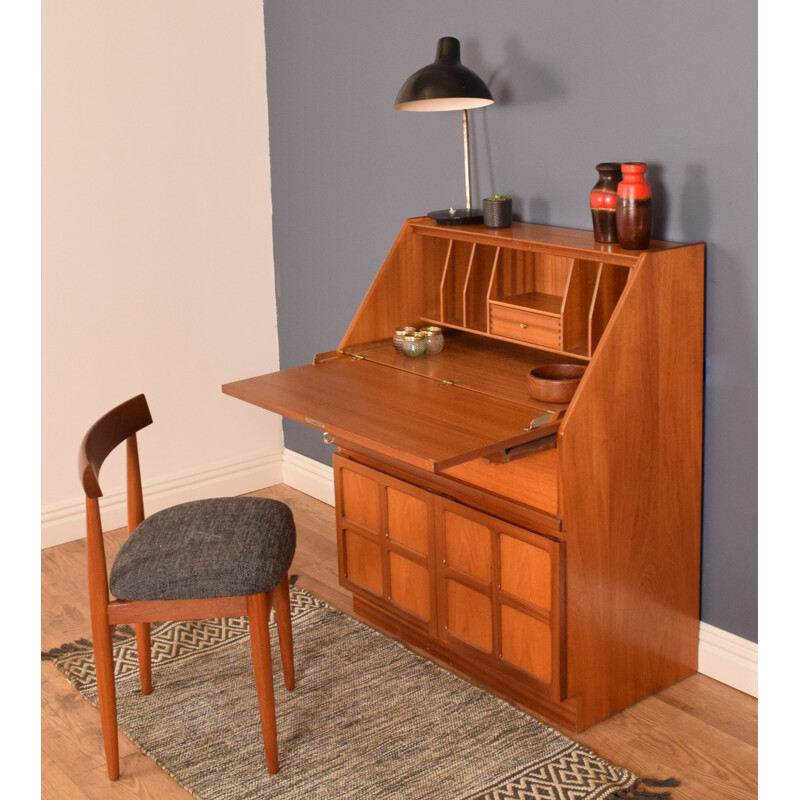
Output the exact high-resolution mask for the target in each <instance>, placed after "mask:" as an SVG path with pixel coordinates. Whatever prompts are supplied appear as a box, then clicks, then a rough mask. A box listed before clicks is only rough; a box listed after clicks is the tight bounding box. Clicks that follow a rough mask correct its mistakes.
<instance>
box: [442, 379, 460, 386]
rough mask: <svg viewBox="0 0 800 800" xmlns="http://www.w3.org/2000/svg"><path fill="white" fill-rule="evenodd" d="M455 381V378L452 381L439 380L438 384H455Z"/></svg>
mask: <svg viewBox="0 0 800 800" xmlns="http://www.w3.org/2000/svg"><path fill="white" fill-rule="evenodd" d="M455 385H456V382H455V379H454V380H452V381H449V380H448V381H439V386H455Z"/></svg>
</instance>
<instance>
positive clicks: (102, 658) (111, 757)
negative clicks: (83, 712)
mask: <svg viewBox="0 0 800 800" xmlns="http://www.w3.org/2000/svg"><path fill="white" fill-rule="evenodd" d="M93 638H94V663H95V670H96V674H97V696H98V705H99V707H100V721H101V723H102V726H103V744H104V746H105V751H106V767H107V769H108V777H109V778H110V779H111V780H112V781H115V780H117V778H119V740H118V736H117V692H116V686H115V685H114V651H113V648H112V644H111V627H110V626H108V625H102V626H100V625H98V626H95V630H94V631H93Z"/></svg>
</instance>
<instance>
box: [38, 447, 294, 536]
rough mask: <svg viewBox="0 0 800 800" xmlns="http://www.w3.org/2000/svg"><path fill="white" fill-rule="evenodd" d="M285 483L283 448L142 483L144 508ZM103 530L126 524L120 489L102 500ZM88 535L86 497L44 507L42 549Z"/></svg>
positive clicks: (156, 508) (152, 509)
mask: <svg viewBox="0 0 800 800" xmlns="http://www.w3.org/2000/svg"><path fill="white" fill-rule="evenodd" d="M282 481H283V449H282V448H279V449H277V450H275V451H274V452H272V453H268V454H266V455H265V454H264V452H263V451H260V452H258V453H254V454H252V455H250V456H244V457H243V458H239V459H235V460H232V461H225V462H222V463H217V464H207V465H205V466H204V467H202V468H201V469H198V470H192V471H187V472H183V473H181V474H176V475H170V476H168V477H167V478H163V479H161V480H159V481H156V482H154V483H149V484H148V483H145V484H144V486H143V490H144V497H145V503H144V507H145V512H146V513H147V514H153V513H155V512H156V511H160V510H161V509H163V508H167V507H168V506H171V505H175V504H176V503H186V502H188V501H190V500H201V499H203V498H206V497H226V496H233V495H239V494H246V493H248V492H255V491H258V490H259V489H263V488H265V487H267V486H274V485H275V484H277V483H282ZM100 513H101V515H102V518H103V529H104V530H107V531H109V530H115V529H116V528H122V527H124V526H125V524H126V517H125V513H126V512H125V492H124V489H122V488H119V489H118V490H117V491H111V492H109V493H108V494H107V495H105V496H104V497H102V498H101V500H100ZM85 536H86V505H85V500H84V498H83V497H80V498H78V499H76V500H74V501H71V502H69V503H62V504H60V505H56V506H49V507H47V508H44V509H43V510H42V548H45V547H53V546H54V545H57V544H63V543H64V542H71V541H73V540H75V539H83V538H84V537H85Z"/></svg>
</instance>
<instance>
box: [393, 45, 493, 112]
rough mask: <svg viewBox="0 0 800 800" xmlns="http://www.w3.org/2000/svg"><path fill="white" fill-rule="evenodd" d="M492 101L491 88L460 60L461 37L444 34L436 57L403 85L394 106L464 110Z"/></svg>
mask: <svg viewBox="0 0 800 800" xmlns="http://www.w3.org/2000/svg"><path fill="white" fill-rule="evenodd" d="M493 102H494V98H493V97H492V93H491V92H490V91H489V87H488V86H487V85H486V84H485V83H484V82H483V81H482V80H481V79H480V78H479V77H478V76H477V75H476V74H475V73H474V72H473V71H472V70H471V69H467V67H465V66H464V65H463V64H462V63H461V44H460V42H459V41H458V39H454V38H453V37H452V36H444V37H443V38H441V39H439V42H438V44H437V45H436V60H435V61H434V62H433V64H428V66H427V67H423V68H422V69H420V70H418V71H417V72H415V73H414V74H413V75H412V76H411V77H410V78H409V79H408V80H407V81H406V82H405V83H404V84H403V86H402V88H401V89H400V91H399V92H398V93H397V98H396V99H395V101H394V107H395V108H398V109H400V110H401V111H461V110H463V109H466V108H480V107H481V106H488V105H490V104H491V103H493Z"/></svg>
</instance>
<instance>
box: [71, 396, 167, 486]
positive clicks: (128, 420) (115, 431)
mask: <svg viewBox="0 0 800 800" xmlns="http://www.w3.org/2000/svg"><path fill="white" fill-rule="evenodd" d="M152 422H153V418H152V416H150V409H149V407H148V405H147V400H146V399H145V396H144V395H143V394H140V395H137V396H136V397H133V398H131V399H130V400H127V401H126V402H124V403H121V404H120V405H118V406H117V407H116V408H114V409H112V410H111V411H109V412H108V413H107V414H105V415H103V416H102V417H101V418H100V419H99V420H97V422H95V423H94V425H92V427H91V428H89V430H88V432H87V433H86V436H84V437H83V442H82V443H81V447H80V450H79V451H78V473H79V475H80V479H81V483H82V484H83V490H84V492H85V493H86V496H87V497H89V498H95V499H96V498H98V497H102V496H103V492H102V491H101V490H100V482H99V475H100V467H102V466H103V462H104V461H105V460H106V458H107V457H108V455H109V453H111V452H112V450H114V449H115V448H116V447H118V446H119V445H120V444H122V442H124V441H125V440H126V439H129V438H130V437H131V436H133V435H134V434H136V433H137V432H138V431H140V430H141V429H142V428H146V427H147V426H148V425H150V424H151V423H152Z"/></svg>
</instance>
